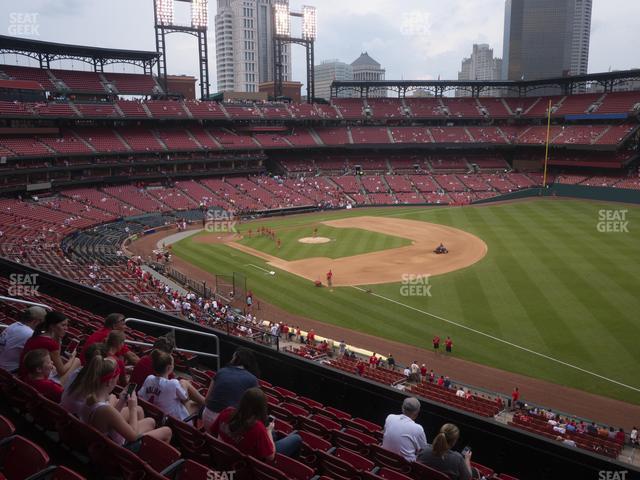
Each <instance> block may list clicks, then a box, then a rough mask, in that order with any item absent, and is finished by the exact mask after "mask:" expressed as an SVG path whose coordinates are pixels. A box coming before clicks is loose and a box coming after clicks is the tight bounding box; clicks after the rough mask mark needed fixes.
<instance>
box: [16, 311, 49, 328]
mask: <svg viewBox="0 0 640 480" xmlns="http://www.w3.org/2000/svg"><path fill="white" fill-rule="evenodd" d="M46 315H47V311H46V310H45V309H44V308H42V307H29V308H27V309H26V310H25V311H24V312H22V323H24V324H25V325H28V326H35V325H38V324H39V323H42V322H44V317H46Z"/></svg>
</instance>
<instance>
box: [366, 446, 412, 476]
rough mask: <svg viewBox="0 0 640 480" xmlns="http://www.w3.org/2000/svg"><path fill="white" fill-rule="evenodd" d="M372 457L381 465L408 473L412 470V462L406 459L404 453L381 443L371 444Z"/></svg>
mask: <svg viewBox="0 0 640 480" xmlns="http://www.w3.org/2000/svg"><path fill="white" fill-rule="evenodd" d="M370 449H371V458H372V459H373V461H374V462H375V463H376V465H379V466H381V467H387V468H390V469H391V470H395V471H397V472H401V473H404V474H408V473H410V472H411V463H410V462H408V461H407V460H405V458H404V457H403V456H402V455H399V454H397V453H395V452H392V451H390V450H387V449H386V448H383V447H381V446H380V445H371V446H370Z"/></svg>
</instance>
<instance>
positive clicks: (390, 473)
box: [363, 467, 412, 480]
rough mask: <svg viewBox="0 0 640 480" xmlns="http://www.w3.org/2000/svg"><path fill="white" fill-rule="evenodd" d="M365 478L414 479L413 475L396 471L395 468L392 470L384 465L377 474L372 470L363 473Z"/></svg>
mask: <svg viewBox="0 0 640 480" xmlns="http://www.w3.org/2000/svg"><path fill="white" fill-rule="evenodd" d="M363 479H364V480H382V479H385V480H412V478H411V477H408V476H407V475H404V474H402V473H400V472H396V471H395V470H390V469H388V468H385V467H382V468H381V469H380V470H378V471H377V472H376V473H375V474H374V473H371V472H365V473H364V475H363Z"/></svg>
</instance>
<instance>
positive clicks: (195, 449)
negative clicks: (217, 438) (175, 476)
mask: <svg viewBox="0 0 640 480" xmlns="http://www.w3.org/2000/svg"><path fill="white" fill-rule="evenodd" d="M167 425H168V426H169V427H170V428H171V431H172V432H173V441H174V442H175V445H176V446H177V447H178V448H179V449H180V451H181V452H182V455H184V457H185V458H191V459H193V460H196V461H197V462H200V463H204V464H208V463H209V447H208V445H207V437H208V435H206V434H205V433H204V432H201V431H199V430H197V429H195V428H194V427H192V426H191V425H189V424H188V423H185V422H183V421H182V420H178V419H177V418H175V417H171V416H170V417H167Z"/></svg>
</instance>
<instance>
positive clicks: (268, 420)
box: [267, 415, 276, 425]
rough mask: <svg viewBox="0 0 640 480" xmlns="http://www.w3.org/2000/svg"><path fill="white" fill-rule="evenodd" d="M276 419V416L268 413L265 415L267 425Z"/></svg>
mask: <svg viewBox="0 0 640 480" xmlns="http://www.w3.org/2000/svg"><path fill="white" fill-rule="evenodd" d="M275 421H276V417H274V416H273V415H269V416H268V417H267V425H269V424H270V423H273V422H275Z"/></svg>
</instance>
